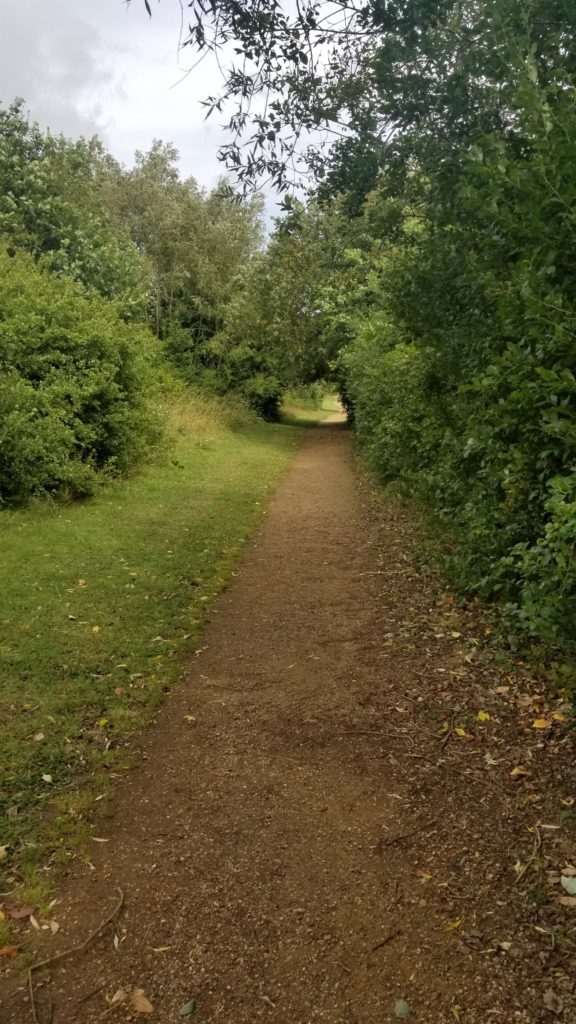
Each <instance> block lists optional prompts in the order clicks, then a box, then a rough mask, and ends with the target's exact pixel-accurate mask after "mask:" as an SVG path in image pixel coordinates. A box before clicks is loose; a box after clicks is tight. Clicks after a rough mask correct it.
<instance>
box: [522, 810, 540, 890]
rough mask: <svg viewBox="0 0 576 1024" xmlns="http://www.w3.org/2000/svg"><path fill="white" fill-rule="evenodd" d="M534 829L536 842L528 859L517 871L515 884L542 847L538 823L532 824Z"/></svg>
mask: <svg viewBox="0 0 576 1024" xmlns="http://www.w3.org/2000/svg"><path fill="white" fill-rule="evenodd" d="M534 831H535V833H536V842H535V844H534V849H533V850H532V853H531V854H530V856H529V857H528V860H527V861H526V863H525V865H524V867H523V868H522V869H521V870H520V871H519V872H518V875H517V877H516V885H518V882H519V881H520V880H521V879H522V878H524V875H525V874H526V872H527V871H528V868H529V867H530V865H531V864H533V863H534V861H535V860H536V857H537V856H538V854H539V853H540V850H541V849H542V834H541V832H540V830H539V828H538V825H534Z"/></svg>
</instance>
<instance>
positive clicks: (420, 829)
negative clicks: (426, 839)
mask: <svg viewBox="0 0 576 1024" xmlns="http://www.w3.org/2000/svg"><path fill="white" fill-rule="evenodd" d="M436 821H437V818H432V820H431V821H426V822H424V824H423V825H418V827H417V828H413V829H411V830H410V832H401V833H400V835H399V836H390V837H389V838H388V839H381V840H380V844H381V846H394V843H399V842H400V840H401V839H409V838H410V836H415V835H416V833H417V832H425V831H426V829H427V828H431V827H432V825H435V824H436Z"/></svg>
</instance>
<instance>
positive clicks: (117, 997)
mask: <svg viewBox="0 0 576 1024" xmlns="http://www.w3.org/2000/svg"><path fill="white" fill-rule="evenodd" d="M127 999H128V993H127V992H125V991H124V989H123V988H118V989H116V991H115V993H114V995H113V996H112V998H111V999H108V1000H107V1002H109V1003H110V1006H118V1004H119V1003H125V1002H126V1000H127Z"/></svg>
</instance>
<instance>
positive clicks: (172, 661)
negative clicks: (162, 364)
mask: <svg viewBox="0 0 576 1024" xmlns="http://www.w3.org/2000/svg"><path fill="white" fill-rule="evenodd" d="M169 421H170V427H171V431H172V433H173V435H174V442H173V444H172V445H171V446H170V448H169V449H168V450H167V451H165V452H164V453H163V454H162V456H161V457H158V458H157V459H156V460H155V461H154V462H153V463H152V464H151V465H149V466H148V467H147V468H146V469H145V470H144V471H142V472H141V473H140V474H139V475H138V476H135V477H133V478H132V479H130V480H127V481H124V482H122V483H116V484H113V485H110V486H109V487H106V488H104V489H103V490H102V492H101V493H100V494H99V496H98V497H96V498H95V499H92V500H91V501H89V502H85V503H76V504H73V505H69V506H64V507H63V506H55V505H50V504H47V503H45V504H38V505H37V506H36V507H32V508H29V509H26V510H24V511H16V512H4V513H2V514H0V544H1V547H2V552H3V554H2V561H1V565H0V624H1V627H2V632H1V639H0V672H1V676H0V678H1V682H0V744H1V749H2V758H1V763H0V861H1V863H0V892H3V893H5V892H6V891H7V890H14V889H16V890H17V893H18V898H19V899H21V900H24V901H25V902H30V903H33V904H35V905H38V906H42V902H43V901H44V900H45V899H46V895H47V893H48V891H49V884H48V879H49V874H45V872H46V870H47V865H48V866H49V865H50V864H54V863H56V862H58V861H65V860H66V859H67V858H69V857H70V856H71V855H72V854H73V853H74V852H75V851H77V850H78V848H79V844H80V846H81V845H82V842H83V840H84V839H87V838H88V836H89V835H90V829H91V822H92V821H93V815H94V811H95V810H96V809H97V807H98V806H102V805H101V804H98V802H97V798H98V797H101V795H102V794H105V793H106V792H108V790H109V789H110V787H111V785H113V781H111V779H112V780H113V777H114V775H116V774H118V773H119V772H121V771H122V770H123V769H125V768H126V767H127V765H128V761H129V751H128V750H127V745H128V744H129V738H130V736H131V735H132V734H134V733H135V732H136V730H138V729H139V728H141V727H142V725H143V724H145V723H146V722H147V721H148V720H149V719H150V717H151V715H152V714H153V712H154V710H155V709H156V708H157V707H158V705H159V704H160V702H161V701H162V698H163V696H164V694H165V693H166V692H167V690H168V689H169V688H170V686H171V684H172V683H173V682H174V681H175V679H176V678H177V676H178V673H179V668H180V666H181V663H182V658H183V656H185V655H186V654H187V653H189V652H191V651H192V650H193V649H194V647H195V646H196V645H197V640H198V637H199V634H200V631H201V629H202V625H203V621H204V618H205V615H206V610H207V608H208V607H209V606H210V602H211V601H212V599H213V597H214V596H215V594H216V593H217V592H218V591H219V590H220V589H221V588H222V587H223V586H224V584H225V583H226V581H227V579H228V578H229V576H230V572H231V569H232V568H233V566H234V563H235V560H236V559H237V557H238V555H239V553H240V551H241V549H242V545H243V544H244V542H245V540H246V539H247V537H248V535H249V534H250V532H251V530H252V528H253V526H254V525H255V522H256V520H257V519H258V518H259V516H260V514H261V512H262V511H263V509H264V507H265V505H266V501H267V498H268V496H269V494H270V493H271V491H272V490H273V488H274V487H275V485H276V484H277V482H278V480H279V478H280V476H281V474H282V473H283V472H284V470H285V469H286V468H287V466H288V464H289V462H290V459H291V456H292V454H293V451H294V447H295V445H296V444H297V441H298V432H297V431H296V430H294V429H292V428H290V427H288V426H285V425H271V424H263V423H260V422H254V421H253V420H251V419H248V418H247V417H246V415H245V414H243V413H242V412H241V411H239V410H232V411H230V410H227V411H226V412H225V413H224V412H223V410H222V407H221V405H220V404H219V403H218V401H217V400H215V402H214V403H211V402H210V401H209V400H206V401H204V400H202V399H198V400H196V401H193V402H192V403H190V402H189V401H186V400H185V399H184V398H183V397H182V396H181V397H180V399H179V401H178V402H177V403H176V404H175V405H173V407H172V408H171V411H170V418H169ZM240 421H242V425H241V427H240V428H239V429H238V423H239V422H240ZM233 427H236V429H233ZM3 848H4V849H3ZM1 928H2V924H1V921H0V929H1ZM0 938H1V935H0ZM0 945H2V943H1V942H0Z"/></svg>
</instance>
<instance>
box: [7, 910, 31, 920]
mask: <svg viewBox="0 0 576 1024" xmlns="http://www.w3.org/2000/svg"><path fill="white" fill-rule="evenodd" d="M35 909H36V908H35V907H12V909H11V910H9V911H8V913H9V914H10V917H12V918H13V919H14V920H15V921H23V920H24V918H25V917H32V914H33V913H34V911H35Z"/></svg>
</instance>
